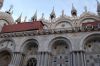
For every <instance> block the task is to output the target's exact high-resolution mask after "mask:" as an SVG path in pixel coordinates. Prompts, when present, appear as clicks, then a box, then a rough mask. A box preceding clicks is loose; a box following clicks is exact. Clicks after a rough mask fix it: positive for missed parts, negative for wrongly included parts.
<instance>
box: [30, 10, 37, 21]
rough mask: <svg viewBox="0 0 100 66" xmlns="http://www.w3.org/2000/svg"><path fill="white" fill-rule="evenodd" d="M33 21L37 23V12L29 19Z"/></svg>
mask: <svg viewBox="0 0 100 66" xmlns="http://www.w3.org/2000/svg"><path fill="white" fill-rule="evenodd" d="M31 20H33V21H37V11H36V12H35V14H34V16H33V17H32V18H31Z"/></svg>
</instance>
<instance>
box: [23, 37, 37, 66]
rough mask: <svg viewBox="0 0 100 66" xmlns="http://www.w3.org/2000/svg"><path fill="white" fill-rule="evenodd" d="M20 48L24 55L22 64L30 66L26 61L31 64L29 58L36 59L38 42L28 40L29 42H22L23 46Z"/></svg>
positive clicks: (31, 60)
mask: <svg viewBox="0 0 100 66" xmlns="http://www.w3.org/2000/svg"><path fill="white" fill-rule="evenodd" d="M22 48H23V52H24V54H25V60H23V64H24V65H25V66H31V65H29V64H27V61H30V62H31V64H32V62H33V59H30V58H33V57H34V58H37V53H38V41H37V40H35V39H29V40H27V41H25V42H24V46H23V47H22ZM29 59H30V60H29ZM30 62H29V63H30ZM32 66H33V65H32Z"/></svg>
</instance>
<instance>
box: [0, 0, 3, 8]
mask: <svg viewBox="0 0 100 66" xmlns="http://www.w3.org/2000/svg"><path fill="white" fill-rule="evenodd" d="M3 2H4V0H0V9H1V8H2V6H3Z"/></svg>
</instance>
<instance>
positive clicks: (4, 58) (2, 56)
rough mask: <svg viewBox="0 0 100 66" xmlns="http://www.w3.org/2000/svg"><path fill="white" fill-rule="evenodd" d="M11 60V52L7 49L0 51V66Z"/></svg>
mask: <svg viewBox="0 0 100 66" xmlns="http://www.w3.org/2000/svg"><path fill="white" fill-rule="evenodd" d="M10 62H11V54H10V53H9V52H8V51H2V52H0V66H8V65H9V64H10Z"/></svg>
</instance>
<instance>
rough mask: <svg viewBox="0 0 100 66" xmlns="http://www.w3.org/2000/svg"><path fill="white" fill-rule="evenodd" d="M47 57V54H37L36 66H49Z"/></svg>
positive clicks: (48, 54) (48, 55)
mask: <svg viewBox="0 0 100 66" xmlns="http://www.w3.org/2000/svg"><path fill="white" fill-rule="evenodd" d="M49 57H50V53H49V52H39V53H38V62H37V66H49V61H50V58H49Z"/></svg>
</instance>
